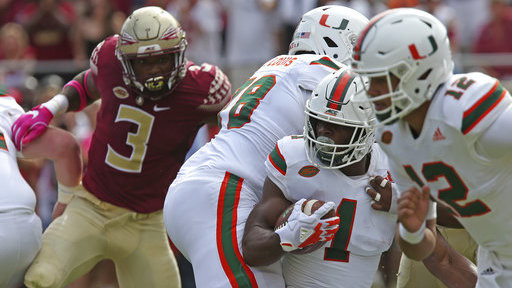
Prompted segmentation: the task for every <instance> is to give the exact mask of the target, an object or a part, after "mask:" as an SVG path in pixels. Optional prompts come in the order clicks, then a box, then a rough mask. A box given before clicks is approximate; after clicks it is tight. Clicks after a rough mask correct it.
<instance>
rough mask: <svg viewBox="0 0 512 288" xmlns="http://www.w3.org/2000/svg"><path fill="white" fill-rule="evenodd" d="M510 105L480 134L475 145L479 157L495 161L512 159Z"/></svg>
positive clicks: (511, 113)
mask: <svg viewBox="0 0 512 288" xmlns="http://www.w3.org/2000/svg"><path fill="white" fill-rule="evenodd" d="M510 127H512V105H509V106H508V107H507V108H506V109H505V110H504V111H503V112H502V113H501V114H500V115H499V116H498V118H497V119H496V120H495V121H494V122H493V123H492V124H491V125H490V126H489V128H488V129H487V130H486V131H485V132H484V133H482V135H481V136H480V137H479V138H478V139H477V141H476V143H475V148H476V151H477V152H478V154H479V155H481V156H484V157H486V158H489V159H492V160H496V159H500V158H510V157H512V149H511V148H512V133H510V132H507V131H509V130H510Z"/></svg>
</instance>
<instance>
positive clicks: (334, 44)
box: [324, 37, 338, 48]
mask: <svg viewBox="0 0 512 288" xmlns="http://www.w3.org/2000/svg"><path fill="white" fill-rule="evenodd" d="M324 41H325V44H327V46H328V47H331V48H333V47H338V45H336V43H335V42H334V41H332V39H331V38H329V37H324Z"/></svg>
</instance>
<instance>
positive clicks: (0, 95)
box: [0, 88, 9, 97]
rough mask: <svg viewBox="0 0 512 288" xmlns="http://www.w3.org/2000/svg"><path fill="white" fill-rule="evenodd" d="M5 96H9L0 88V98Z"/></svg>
mask: <svg viewBox="0 0 512 288" xmlns="http://www.w3.org/2000/svg"><path fill="white" fill-rule="evenodd" d="M5 96H9V94H7V90H5V89H4V88H0V97H5Z"/></svg>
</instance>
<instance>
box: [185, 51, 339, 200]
mask: <svg viewBox="0 0 512 288" xmlns="http://www.w3.org/2000/svg"><path fill="white" fill-rule="evenodd" d="M342 65H343V64H341V63H338V62H335V61H334V60H331V59H330V58H329V57H327V56H320V55H282V56H277V57H276V58H274V59H272V60H270V61H268V62H267V63H265V64H264V65H263V66H262V67H261V68H260V69H259V70H257V71H256V72H255V73H254V74H253V76H252V77H251V78H250V79H249V80H247V82H245V84H243V85H242V86H241V87H240V88H239V89H238V90H237V91H236V92H235V94H234V95H233V99H232V101H231V102H230V103H229V104H228V105H226V107H225V108H224V109H223V110H222V111H221V112H220V113H219V123H220V125H221V130H220V132H219V133H218V134H217V135H215V138H214V139H212V141H210V142H209V143H208V144H206V145H205V146H203V147H202V148H201V149H200V150H199V151H197V152H196V153H195V154H194V155H192V157H191V158H189V160H188V161H187V162H185V164H184V165H183V166H182V168H181V170H180V173H179V174H178V176H177V178H176V181H179V179H180V178H181V177H182V176H183V175H184V174H186V172H187V170H188V169H189V168H193V170H194V171H197V170H198V169H201V167H207V168H208V169H209V168H211V167H214V168H217V169H221V170H226V171H230V172H231V173H233V174H235V175H237V176H239V177H242V178H244V179H245V181H244V183H248V184H249V185H250V186H252V187H253V188H254V190H255V191H258V192H259V193H260V195H261V190H262V187H263V183H264V180H265V177H266V172H265V166H264V162H265V158H266V157H267V155H268V153H270V151H272V149H273V147H274V145H275V143H276V141H277V140H279V139H281V138H282V137H284V136H287V135H292V134H301V133H302V131H303V127H304V118H305V114H304V107H305V104H306V100H307V99H308V98H309V97H310V96H311V92H312V90H313V89H314V88H315V87H316V85H317V84H318V83H319V82H320V80H321V79H322V78H323V77H325V76H327V75H328V74H330V73H333V72H335V71H337V70H338V69H340V68H342V67H343V69H345V68H346V67H345V66H342ZM260 195H258V197H259V196H260Z"/></svg>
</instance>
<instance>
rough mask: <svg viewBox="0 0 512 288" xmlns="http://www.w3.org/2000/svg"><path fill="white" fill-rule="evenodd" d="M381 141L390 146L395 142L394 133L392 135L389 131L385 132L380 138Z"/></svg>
mask: <svg viewBox="0 0 512 288" xmlns="http://www.w3.org/2000/svg"><path fill="white" fill-rule="evenodd" d="M380 141H381V142H382V143H384V144H388V145H389V144H390V143H391V141H393V133H391V131H389V130H386V131H384V132H383V133H382V136H381V137H380Z"/></svg>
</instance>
